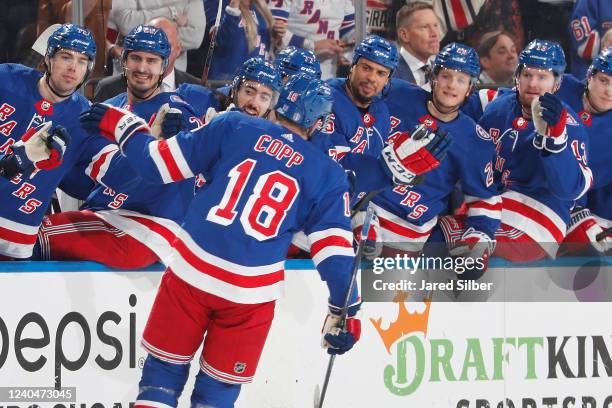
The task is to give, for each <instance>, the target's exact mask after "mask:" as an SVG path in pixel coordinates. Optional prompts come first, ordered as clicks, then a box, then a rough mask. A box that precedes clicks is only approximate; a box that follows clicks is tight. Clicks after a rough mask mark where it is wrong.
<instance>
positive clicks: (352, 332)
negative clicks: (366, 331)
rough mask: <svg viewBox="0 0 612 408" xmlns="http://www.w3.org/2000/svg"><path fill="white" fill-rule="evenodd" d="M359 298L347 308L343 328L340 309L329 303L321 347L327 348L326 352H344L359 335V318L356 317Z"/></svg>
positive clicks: (359, 303) (352, 344)
mask: <svg viewBox="0 0 612 408" xmlns="http://www.w3.org/2000/svg"><path fill="white" fill-rule="evenodd" d="M360 307H361V300H358V301H357V303H354V304H352V305H351V306H350V307H349V308H348V313H347V315H346V316H347V317H346V322H345V325H344V328H342V327H340V314H341V312H342V309H341V308H340V307H338V306H335V305H332V304H331V303H330V304H329V312H328V313H327V316H326V317H325V322H324V323H323V329H322V330H321V333H323V342H322V346H323V348H326V349H327V353H328V354H337V355H339V354H344V353H346V352H347V351H349V350H350V349H352V348H353V346H354V345H355V343H357V342H358V341H359V338H360V337H361V320H359V319H358V318H357V317H356V314H357V312H358V311H359V308H360Z"/></svg>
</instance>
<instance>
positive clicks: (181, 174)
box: [123, 113, 241, 184]
mask: <svg viewBox="0 0 612 408" xmlns="http://www.w3.org/2000/svg"><path fill="white" fill-rule="evenodd" d="M235 115H241V114H240V113H236V114H235ZM235 115H232V114H231V113H228V114H225V115H220V116H217V117H215V118H214V119H213V120H212V121H211V122H210V123H209V124H208V125H206V126H204V127H202V128H199V129H197V130H194V131H189V132H186V131H183V132H180V133H178V134H177V135H176V136H174V137H171V138H169V139H163V140H157V139H154V138H153V137H151V136H150V135H148V134H146V133H142V132H137V133H135V134H134V135H132V136H131V137H130V139H128V140H127V141H126V142H125V143H124V145H123V153H124V154H125V155H126V156H127V157H128V159H129V163H130V165H131V166H132V167H133V168H134V169H135V170H136V171H137V172H138V173H139V174H140V175H141V176H142V177H143V178H144V179H146V180H150V181H154V182H162V183H164V184H167V183H173V182H177V181H181V180H185V179H188V178H191V177H194V176H195V175H196V174H198V173H204V174H205V173H207V172H208V171H209V170H210V168H211V167H212V166H213V164H214V163H215V162H216V161H217V160H218V159H219V157H220V154H221V142H222V140H223V137H228V135H231V134H233V133H234V131H233V130H232V129H231V124H229V123H228V122H229V121H228V118H231V117H235Z"/></svg>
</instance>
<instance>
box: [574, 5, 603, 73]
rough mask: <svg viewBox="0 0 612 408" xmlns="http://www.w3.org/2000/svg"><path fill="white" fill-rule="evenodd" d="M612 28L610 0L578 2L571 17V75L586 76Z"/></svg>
mask: <svg viewBox="0 0 612 408" xmlns="http://www.w3.org/2000/svg"><path fill="white" fill-rule="evenodd" d="M610 28H612V2H610V0H578V1H577V2H576V7H575V8H574V12H573V13H572V16H571V17H570V26H569V31H570V33H569V36H570V39H571V62H572V63H571V73H572V74H573V75H574V76H575V77H576V78H578V79H583V78H584V77H585V76H586V72H587V69H588V67H589V65H590V64H591V60H592V59H593V58H594V57H596V56H597V54H599V51H600V50H599V45H600V44H599V43H600V41H601V38H602V37H603V35H604V34H605V33H606V31H607V30H609V29H610Z"/></svg>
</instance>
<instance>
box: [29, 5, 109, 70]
mask: <svg viewBox="0 0 612 408" xmlns="http://www.w3.org/2000/svg"><path fill="white" fill-rule="evenodd" d="M111 4H112V1H111V0H83V2H82V7H83V16H84V17H85V24H84V25H85V27H87V28H89V29H90V30H91V33H92V34H93V37H94V40H95V41H96V50H97V52H96V61H95V64H94V69H93V73H92V76H94V77H95V76H98V77H100V76H103V75H104V65H105V63H106V41H105V35H106V27H107V22H108V14H109V12H110V9H111ZM71 21H72V1H68V0H40V1H39V6H38V22H37V25H36V34H37V35H40V34H42V32H43V31H45V29H46V28H47V27H49V26H50V25H52V24H56V23H59V24H63V23H67V22H71Z"/></svg>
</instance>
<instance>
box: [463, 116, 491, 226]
mask: <svg viewBox="0 0 612 408" xmlns="http://www.w3.org/2000/svg"><path fill="white" fill-rule="evenodd" d="M487 136H488V134H487V133H486V131H485V130H484V129H483V128H481V127H480V126H478V125H476V127H475V132H474V134H473V137H472V138H471V142H472V143H470V144H469V149H468V150H469V151H470V154H469V155H467V154H466V155H462V160H461V161H460V163H459V166H458V168H457V171H458V173H459V180H460V182H461V187H462V189H463V193H464V196H465V203H466V206H467V219H466V225H467V226H468V227H474V228H475V229H476V230H478V231H481V232H484V233H486V234H487V235H489V236H490V237H491V238H494V237H495V231H496V230H497V228H498V227H499V224H500V220H501V210H502V199H501V196H500V195H499V191H500V190H499V189H498V187H497V185H496V184H495V180H494V176H493V165H494V160H495V145H494V144H493V141H492V140H490V138H489V140H484V139H487ZM483 138H484V139H483Z"/></svg>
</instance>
